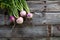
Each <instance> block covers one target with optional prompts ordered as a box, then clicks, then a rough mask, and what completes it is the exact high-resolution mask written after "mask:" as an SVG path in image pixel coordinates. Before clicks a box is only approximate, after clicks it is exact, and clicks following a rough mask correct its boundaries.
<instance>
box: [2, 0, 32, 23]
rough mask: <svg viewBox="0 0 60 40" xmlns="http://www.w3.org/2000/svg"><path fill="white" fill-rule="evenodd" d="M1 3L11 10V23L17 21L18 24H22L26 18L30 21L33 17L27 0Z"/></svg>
mask: <svg viewBox="0 0 60 40" xmlns="http://www.w3.org/2000/svg"><path fill="white" fill-rule="evenodd" d="M1 2H3V3H4V5H5V6H6V7H7V8H8V9H9V15H10V21H11V22H15V21H16V23H18V24H22V23H23V22H24V17H26V18H28V19H30V18H32V17H33V14H32V13H30V9H29V7H28V5H27V2H26V0H2V1H1Z"/></svg>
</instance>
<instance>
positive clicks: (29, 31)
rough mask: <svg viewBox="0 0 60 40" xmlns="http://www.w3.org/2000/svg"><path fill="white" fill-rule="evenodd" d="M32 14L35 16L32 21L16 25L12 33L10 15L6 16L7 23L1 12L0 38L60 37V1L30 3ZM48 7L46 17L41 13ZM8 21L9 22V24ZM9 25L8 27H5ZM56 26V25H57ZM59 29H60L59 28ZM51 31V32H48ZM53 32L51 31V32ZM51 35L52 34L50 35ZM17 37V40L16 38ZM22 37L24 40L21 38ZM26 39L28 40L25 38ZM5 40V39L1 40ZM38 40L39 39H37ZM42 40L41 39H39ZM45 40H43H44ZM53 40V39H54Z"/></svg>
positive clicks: (31, 39) (32, 39) (33, 38)
mask: <svg viewBox="0 0 60 40" xmlns="http://www.w3.org/2000/svg"><path fill="white" fill-rule="evenodd" d="M28 5H29V7H30V10H31V12H33V14H34V16H33V18H32V20H28V21H29V22H28V21H25V22H24V23H23V24H22V25H16V27H15V29H14V30H13V32H12V27H13V25H12V26H11V25H9V24H10V21H9V19H8V15H6V17H5V18H6V20H5V21H6V22H5V21H4V12H2V11H1V10H0V37H5V38H8V39H6V40H9V39H10V38H11V40H19V39H21V40H24V39H25V40H29V39H30V40H35V38H36V37H37V38H42V37H44V38H45V37H46V36H47V34H49V35H48V36H49V38H50V36H60V29H59V26H60V25H59V24H60V12H59V11H60V5H59V2H58V1H53V2H52V1H47V4H44V2H43V1H36V2H35V1H28ZM44 6H47V8H46V11H47V12H46V13H44V15H45V16H43V13H41V12H42V11H43V10H44V9H45V8H44ZM7 21H8V22H7ZM4 24H7V25H4ZM47 24H51V29H48V27H47V26H48V25H47ZM55 24H56V25H55ZM58 25H59V26H58ZM57 27H58V28H57ZM48 30H49V31H48ZM50 30H51V31H50ZM50 33H51V34H50ZM14 37H15V38H14ZM19 37H22V38H19ZM24 37H26V38H27V39H26V38H24ZM1 40H4V39H1ZM36 40H37V39H36ZM38 40H40V39H38ZM42 40H43V39H42ZM47 40H48V39H47ZM52 40H53V39H52Z"/></svg>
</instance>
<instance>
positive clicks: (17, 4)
mask: <svg viewBox="0 0 60 40" xmlns="http://www.w3.org/2000/svg"><path fill="white" fill-rule="evenodd" d="M15 4H16V6H17V9H18V10H19V11H20V16H26V11H24V9H23V5H22V3H21V0H15Z"/></svg>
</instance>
